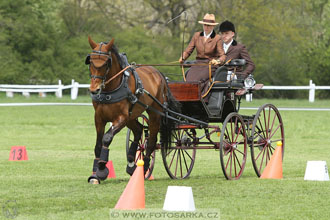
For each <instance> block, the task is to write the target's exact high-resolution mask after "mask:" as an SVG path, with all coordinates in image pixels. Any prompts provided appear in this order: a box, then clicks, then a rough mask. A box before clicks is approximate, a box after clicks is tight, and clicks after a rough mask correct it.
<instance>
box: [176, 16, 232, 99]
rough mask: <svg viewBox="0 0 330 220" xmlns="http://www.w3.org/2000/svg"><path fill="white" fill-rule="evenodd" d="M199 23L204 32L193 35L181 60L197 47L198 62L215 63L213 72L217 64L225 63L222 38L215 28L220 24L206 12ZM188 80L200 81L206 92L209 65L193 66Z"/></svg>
mask: <svg viewBox="0 0 330 220" xmlns="http://www.w3.org/2000/svg"><path fill="white" fill-rule="evenodd" d="M198 23H200V24H202V25H203V31H202V32H196V33H195V34H194V36H193V37H192V39H191V41H190V43H189V45H188V47H187V48H186V50H185V51H184V52H183V54H182V56H181V57H180V59H179V61H180V63H182V62H183V61H184V60H186V59H187V58H188V57H189V56H190V55H191V53H192V52H193V51H194V49H195V48H196V50H197V56H196V64H208V63H211V64H214V65H212V73H213V72H214V71H215V70H216V68H217V67H218V66H215V64H223V63H224V62H225V60H226V55H225V52H224V50H223V44H222V41H221V38H220V36H219V35H218V34H216V33H215V31H214V30H213V29H214V27H215V26H216V25H217V24H219V23H216V22H215V16H214V14H206V15H205V16H204V18H203V20H202V21H198ZM186 81H198V82H200V83H201V91H202V94H204V93H205V92H206V91H207V89H208V82H209V66H208V65H204V66H198V65H197V66H192V67H191V68H190V70H189V71H188V73H187V76H186Z"/></svg>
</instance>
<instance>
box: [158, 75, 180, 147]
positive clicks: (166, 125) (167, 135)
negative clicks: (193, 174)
mask: <svg viewBox="0 0 330 220" xmlns="http://www.w3.org/2000/svg"><path fill="white" fill-rule="evenodd" d="M166 90H167V100H166V101H167V108H168V109H170V110H172V111H174V112H178V113H180V112H181V104H180V102H178V101H177V100H176V99H175V98H174V96H173V95H172V93H171V90H170V89H169V87H168V84H167V81H166ZM165 111H166V110H165ZM164 113H165V114H167V113H168V115H170V116H172V117H174V118H176V115H174V114H171V113H170V112H167V113H166V112H164ZM175 124H176V121H174V120H172V119H169V118H167V117H166V115H165V116H163V117H162V121H161V125H160V139H161V143H162V146H163V147H169V146H170V144H171V133H172V132H173V130H174V129H175Z"/></svg>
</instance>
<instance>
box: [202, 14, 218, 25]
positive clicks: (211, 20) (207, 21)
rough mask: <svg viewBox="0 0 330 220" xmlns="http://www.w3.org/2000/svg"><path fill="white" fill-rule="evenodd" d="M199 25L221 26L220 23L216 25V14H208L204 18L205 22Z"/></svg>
mask: <svg viewBox="0 0 330 220" xmlns="http://www.w3.org/2000/svg"><path fill="white" fill-rule="evenodd" d="M198 23H200V24H207V25H217V24H219V23H215V16H214V14H208V13H206V15H205V16H204V18H203V21H198Z"/></svg>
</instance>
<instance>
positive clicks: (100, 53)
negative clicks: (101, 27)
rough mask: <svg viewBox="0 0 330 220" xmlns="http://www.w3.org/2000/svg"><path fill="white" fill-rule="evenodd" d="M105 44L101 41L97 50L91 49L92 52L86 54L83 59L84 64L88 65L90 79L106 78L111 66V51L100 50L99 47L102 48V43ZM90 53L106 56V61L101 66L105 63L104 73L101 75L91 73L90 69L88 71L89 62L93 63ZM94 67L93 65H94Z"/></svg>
mask: <svg viewBox="0 0 330 220" xmlns="http://www.w3.org/2000/svg"><path fill="white" fill-rule="evenodd" d="M103 44H105V43H103V42H101V43H100V48H99V50H93V51H92V53H90V54H88V55H87V57H86V60H85V64H86V65H89V67H88V68H89V76H90V78H92V79H101V80H102V81H103V82H104V80H105V79H106V77H107V75H108V72H109V70H110V68H111V64H112V58H111V51H109V52H103V51H101V48H102V45H103ZM92 55H97V56H105V57H106V58H107V60H106V62H105V63H104V64H103V65H102V66H101V67H103V66H104V65H107V70H106V72H105V74H104V75H103V76H98V75H92V73H91V71H90V64H92V65H93V66H94V64H93V62H91V56H92ZM94 67H95V66H94ZM101 67H95V68H96V69H98V68H101Z"/></svg>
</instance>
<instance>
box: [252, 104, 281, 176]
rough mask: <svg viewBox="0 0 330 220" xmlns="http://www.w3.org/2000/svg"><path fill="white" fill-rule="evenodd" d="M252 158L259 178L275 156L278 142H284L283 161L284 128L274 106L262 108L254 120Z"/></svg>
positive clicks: (268, 105) (267, 105)
mask: <svg viewBox="0 0 330 220" xmlns="http://www.w3.org/2000/svg"><path fill="white" fill-rule="evenodd" d="M251 135H252V137H251V139H252V138H253V140H252V142H251V158H252V163H253V167H254V170H255V172H256V174H257V176H258V177H260V176H261V174H262V172H263V170H264V168H265V167H266V165H267V164H268V162H269V160H270V157H271V156H272V155H273V153H274V150H275V147H276V142H278V141H281V142H282V152H283V153H282V159H283V155H284V146H285V139H284V128H283V122H282V118H281V115H280V113H279V111H278V109H277V108H276V107H275V106H274V105H272V104H265V105H263V106H261V107H260V108H259V109H258V111H257V114H256V115H255V117H254V120H253V126H252V131H251Z"/></svg>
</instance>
